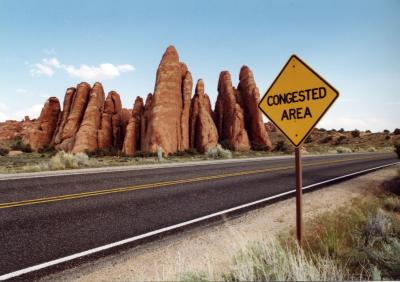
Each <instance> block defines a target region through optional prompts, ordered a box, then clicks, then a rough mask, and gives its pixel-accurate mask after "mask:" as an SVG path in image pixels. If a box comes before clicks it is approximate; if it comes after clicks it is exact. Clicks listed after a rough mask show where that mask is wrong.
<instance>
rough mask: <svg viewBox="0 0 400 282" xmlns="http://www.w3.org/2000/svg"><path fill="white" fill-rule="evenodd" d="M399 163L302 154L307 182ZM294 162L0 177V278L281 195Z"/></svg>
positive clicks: (378, 157) (290, 183)
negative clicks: (6, 178) (8, 178)
mask: <svg viewBox="0 0 400 282" xmlns="http://www.w3.org/2000/svg"><path fill="white" fill-rule="evenodd" d="M396 161H398V159H396V156H395V154H391V153H388V154H381V153H369V154H355V155H332V156H321V157H312V158H304V160H303V164H304V186H306V185H309V184H313V183H317V182H320V181H324V180H327V179H331V178H334V177H338V176H341V175H344V174H348V173H351V172H355V171H360V170H363V169H367V168H372V167H376V166H379V165H384V164H389V163H394V162H396ZM294 181H295V177H294V159H293V158H286V159H271V160H263V161H247V162H234V163H224V164H218V163H217V164H210V165H203V166H200V165H197V166H196V165H193V166H183V167H172V168H157V169H147V170H142V171H140V170H135V171H122V172H121V171H120V172H109V173H105V172H102V173H91V174H81V175H64V176H52V177H40V178H29V179H11V180H1V181H0V275H1V274H5V273H9V272H12V271H16V270H19V269H22V268H26V267H29V266H32V265H36V264H39V263H43V262H46V261H50V260H54V259H57V258H60V257H64V256H68V255H71V254H74V253H78V252H82V251H85V250H88V249H91V248H95V247H98V246H102V245H105V244H109V243H113V242H116V241H119V240H123V239H126V238H129V237H132V236H135V235H139V234H143V233H145V232H149V231H152V230H155V229H159V228H162V227H166V226H169V225H173V224H176V223H180V222H183V221H186V220H190V219H193V218H196V217H200V216H204V215H207V214H210V213H213V212H217V211H220V210H223V209H227V208H231V207H234V206H237V205H241V204H244V203H248V202H251V201H255V200H258V199H261V198H264V197H268V196H272V195H276V194H279V193H282V192H285V191H288V190H291V189H293V187H294V185H295V182H294Z"/></svg>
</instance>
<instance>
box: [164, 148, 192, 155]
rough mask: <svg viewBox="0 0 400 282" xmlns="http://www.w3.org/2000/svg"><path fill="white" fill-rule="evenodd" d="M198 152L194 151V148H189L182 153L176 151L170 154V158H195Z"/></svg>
mask: <svg viewBox="0 0 400 282" xmlns="http://www.w3.org/2000/svg"><path fill="white" fill-rule="evenodd" d="M198 154H199V152H197V150H196V149H194V148H189V149H186V150H183V151H177V152H175V153H172V154H170V156H172V157H189V156H195V155H198Z"/></svg>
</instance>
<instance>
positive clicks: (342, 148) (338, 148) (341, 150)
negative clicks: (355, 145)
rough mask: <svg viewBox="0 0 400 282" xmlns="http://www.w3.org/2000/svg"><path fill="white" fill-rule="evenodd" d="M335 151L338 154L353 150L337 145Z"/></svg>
mask: <svg viewBox="0 0 400 282" xmlns="http://www.w3.org/2000/svg"><path fill="white" fill-rule="evenodd" d="M336 152H337V153H338V154H344V153H352V152H353V150H352V149H350V148H348V147H342V146H339V147H337V148H336Z"/></svg>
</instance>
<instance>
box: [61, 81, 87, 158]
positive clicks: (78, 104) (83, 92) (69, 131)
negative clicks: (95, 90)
mask: <svg viewBox="0 0 400 282" xmlns="http://www.w3.org/2000/svg"><path fill="white" fill-rule="evenodd" d="M89 95H90V85H89V84H88V83H86V82H81V83H80V84H78V86H77V87H76V93H75V95H73V101H72V105H71V109H70V111H69V114H68V118H67V121H66V122H65V125H64V128H63V129H62V133H61V142H60V143H59V144H56V148H57V149H60V150H64V151H72V148H73V147H74V143H75V135H76V133H77V131H78V129H79V126H80V125H81V122H82V119H83V116H84V114H85V111H86V107H87V104H88V101H89Z"/></svg>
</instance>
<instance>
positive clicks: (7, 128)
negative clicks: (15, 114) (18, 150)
mask: <svg viewBox="0 0 400 282" xmlns="http://www.w3.org/2000/svg"><path fill="white" fill-rule="evenodd" d="M23 123H24V122H22V121H16V120H7V121H5V122H0V146H1V147H8V146H9V145H10V144H11V143H12V142H13V141H14V140H15V139H19V138H21V137H22V135H21V133H22V128H23Z"/></svg>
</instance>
